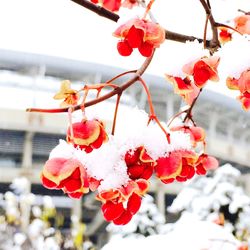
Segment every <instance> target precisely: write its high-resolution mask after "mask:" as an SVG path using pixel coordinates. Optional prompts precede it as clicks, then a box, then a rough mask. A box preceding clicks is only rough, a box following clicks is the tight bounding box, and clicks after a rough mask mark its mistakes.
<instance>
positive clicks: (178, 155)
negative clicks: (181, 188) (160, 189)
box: [155, 150, 198, 184]
mask: <svg viewBox="0 0 250 250" xmlns="http://www.w3.org/2000/svg"><path fill="white" fill-rule="evenodd" d="M197 158H198V156H197V154H196V153H195V152H194V151H190V150H178V151H172V152H170V153H169V155H168V156H165V157H160V158H159V159H158V160H157V162H156V163H157V164H156V166H155V173H156V176H157V177H158V178H159V179H160V180H161V181H162V182H163V183H165V184H167V183H171V182H173V181H174V180H177V181H179V182H183V181H186V180H188V179H191V178H192V177H193V176H194V174H195V169H194V165H195V162H196V161H197Z"/></svg>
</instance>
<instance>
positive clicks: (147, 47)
mask: <svg viewBox="0 0 250 250" xmlns="http://www.w3.org/2000/svg"><path fill="white" fill-rule="evenodd" d="M138 50H139V51H140V53H141V54H142V55H143V56H145V57H149V56H151V55H152V53H153V50H154V45H152V44H149V43H147V42H145V43H143V44H142V45H141V46H140V47H139V48H138Z"/></svg>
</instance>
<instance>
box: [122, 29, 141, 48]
mask: <svg viewBox="0 0 250 250" xmlns="http://www.w3.org/2000/svg"><path fill="white" fill-rule="evenodd" d="M143 36H144V32H143V30H141V29H137V28H136V27H135V26H134V25H133V26H132V27H131V28H130V30H129V32H128V34H127V37H126V38H127V40H128V44H129V45H130V47H131V48H139V47H140V46H141V44H142V42H143Z"/></svg>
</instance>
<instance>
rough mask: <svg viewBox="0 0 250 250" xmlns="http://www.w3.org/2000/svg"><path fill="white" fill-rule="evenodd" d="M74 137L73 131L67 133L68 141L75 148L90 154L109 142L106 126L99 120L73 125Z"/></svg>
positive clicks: (84, 121) (69, 130)
mask: <svg viewBox="0 0 250 250" xmlns="http://www.w3.org/2000/svg"><path fill="white" fill-rule="evenodd" d="M72 130H73V135H72V134H71V129H70V128H68V131H67V141H68V142H69V143H72V144H73V145H74V147H79V148H80V149H83V150H84V151H85V152H86V153H90V152H91V151H92V150H93V149H95V148H99V147H101V145H102V144H103V143H104V142H106V141H107V140H108V136H107V133H106V131H105V128H104V124H103V123H102V122H101V121H99V120H97V119H94V120H86V119H85V120H82V121H81V122H76V123H73V124H72Z"/></svg>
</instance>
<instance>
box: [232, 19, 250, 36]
mask: <svg viewBox="0 0 250 250" xmlns="http://www.w3.org/2000/svg"><path fill="white" fill-rule="evenodd" d="M234 24H235V29H236V30H238V31H239V32H240V33H242V34H248V35H250V15H241V16H238V17H236V18H235V19H234Z"/></svg>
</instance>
